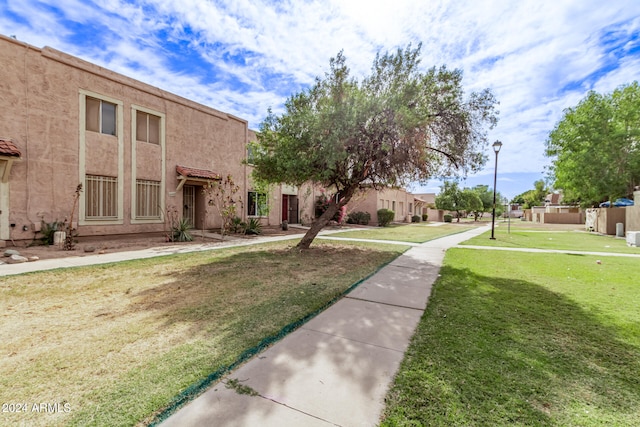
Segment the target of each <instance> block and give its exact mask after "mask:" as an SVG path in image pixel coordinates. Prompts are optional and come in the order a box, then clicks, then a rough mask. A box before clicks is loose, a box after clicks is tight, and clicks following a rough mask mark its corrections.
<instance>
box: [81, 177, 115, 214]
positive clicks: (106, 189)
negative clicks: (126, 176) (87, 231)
mask: <svg viewBox="0 0 640 427" xmlns="http://www.w3.org/2000/svg"><path fill="white" fill-rule="evenodd" d="M85 188H86V190H85V191H86V205H85V215H86V218H87V219H114V218H117V217H118V178H113V177H110V176H98V175H87V177H86V182H85Z"/></svg>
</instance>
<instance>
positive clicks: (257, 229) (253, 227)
mask: <svg viewBox="0 0 640 427" xmlns="http://www.w3.org/2000/svg"><path fill="white" fill-rule="evenodd" d="M260 233H262V224H260V220H259V219H257V218H251V219H250V220H249V223H248V224H247V227H246V228H245V230H244V234H260Z"/></svg>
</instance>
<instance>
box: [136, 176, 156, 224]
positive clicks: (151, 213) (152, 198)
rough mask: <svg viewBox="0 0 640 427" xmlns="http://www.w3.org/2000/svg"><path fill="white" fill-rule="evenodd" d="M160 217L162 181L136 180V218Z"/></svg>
mask: <svg viewBox="0 0 640 427" xmlns="http://www.w3.org/2000/svg"><path fill="white" fill-rule="evenodd" d="M158 218H160V182H159V181H145V180H142V179H138V180H136V219H158Z"/></svg>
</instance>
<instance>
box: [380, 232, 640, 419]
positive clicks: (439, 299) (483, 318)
mask: <svg viewBox="0 0 640 427" xmlns="http://www.w3.org/2000/svg"><path fill="white" fill-rule="evenodd" d="M563 236H564V234H563ZM569 236H571V238H573V235H567V236H566V237H569ZM502 237H504V236H502ZM587 237H589V236H587ZM521 238H522V239H525V238H527V236H526V235H525V236H521ZM582 238H584V236H582ZM589 238H590V237H589ZM567 244H569V243H567ZM596 260H597V257H595V256H586V255H558V254H532V253H526V254H523V253H515V252H513V253H512V252H495V251H482V250H471V249H452V250H450V251H448V252H447V255H446V258H445V266H444V267H443V268H442V270H441V277H440V278H439V279H438V282H437V283H436V285H435V287H434V290H433V293H432V296H431V299H430V301H429V305H428V307H427V310H426V312H425V314H424V316H423V318H422V320H421V322H420V324H419V326H418V329H417V331H416V334H415V336H414V337H413V339H412V342H411V344H410V347H409V350H408V352H407V354H406V357H405V359H404V361H403V363H402V365H401V368H400V371H399V373H398V375H397V377H396V380H395V383H394V385H393V387H392V389H391V390H390V392H389V394H388V396H387V402H388V405H387V408H386V411H385V413H384V420H383V421H382V424H381V425H382V426H514V425H516V426H632V425H640V309H639V307H640V282H639V281H638V276H639V275H640V263H639V262H638V260H637V259H629V258H623V257H607V258H606V260H603V261H602V263H601V264H598V263H597V262H596Z"/></svg>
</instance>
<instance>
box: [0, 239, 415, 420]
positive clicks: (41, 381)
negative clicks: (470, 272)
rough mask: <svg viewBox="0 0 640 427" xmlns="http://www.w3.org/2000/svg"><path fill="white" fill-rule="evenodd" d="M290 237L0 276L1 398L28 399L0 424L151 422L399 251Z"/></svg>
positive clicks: (398, 248) (1, 417) (2, 416)
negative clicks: (41, 406)
mask: <svg viewBox="0 0 640 427" xmlns="http://www.w3.org/2000/svg"><path fill="white" fill-rule="evenodd" d="M294 243H295V242H293V243H292V242H285V243H277V244H268V245H256V246H250V247H243V248H234V249H224V250H216V251H207V252H199V253H191V254H181V255H173V256H167V257H162V258H153V259H145V260H136V261H129V262H124V263H117V264H109V265H99V266H93V267H83V268H69V269H59V270H54V271H48V272H41V273H32V274H23V275H18V276H10V277H5V278H0V313H2V322H1V323H0V337H1V339H0V354H2V357H0V371H1V372H2V375H0V402H3V403H26V404H28V405H29V407H28V408H25V409H27V410H26V411H25V412H21V413H0V425H7V426H9V425H29V426H56V425H97V426H115V425H135V424H136V423H138V422H140V421H144V420H146V421H149V420H150V419H151V418H152V417H153V415H154V414H155V413H156V412H157V411H159V410H162V409H163V408H165V407H167V406H170V405H171V402H172V399H174V398H175V397H176V396H177V395H179V394H180V393H181V392H182V391H183V390H184V389H185V388H187V387H189V386H191V385H193V384H197V383H198V382H200V381H202V380H203V379H204V378H206V377H207V376H208V375H210V374H211V373H213V372H216V371H217V370H220V369H223V368H224V367H225V366H229V365H230V364H232V363H234V362H235V361H236V360H238V357H239V356H240V355H242V354H243V353H244V352H246V351H247V350H249V349H251V348H254V347H255V346H256V345H257V344H258V343H260V342H261V341H262V340H264V339H265V338H269V337H272V336H274V335H277V334H279V333H280V331H281V330H282V328H283V327H285V326H286V325H289V324H291V323H292V322H296V321H298V320H300V319H302V318H304V317H305V316H307V315H309V314H310V313H313V312H315V311H317V310H319V309H321V308H322V307H324V306H325V305H326V304H327V303H329V302H330V301H332V300H333V299H334V298H336V297H337V296H339V295H341V294H342V293H343V292H344V291H345V290H347V289H348V288H349V287H350V286H351V285H352V284H354V283H355V282H357V281H359V280H360V279H362V278H364V277H366V276H367V275H369V274H371V273H373V272H375V271H376V270H377V269H378V268H379V267H380V266H381V265H383V264H385V263H387V262H389V261H391V260H392V259H394V258H395V257H397V256H398V255H399V254H400V253H401V252H402V251H404V250H406V247H403V246H396V245H375V246H374V245H370V244H351V243H347V242H345V243H326V242H324V243H323V242H317V243H314V245H313V247H312V248H311V249H310V250H309V251H304V252H300V251H297V250H295V249H292V247H291V245H293V244H294ZM39 402H43V403H48V404H58V405H59V406H58V407H59V408H61V410H60V411H58V412H49V413H43V412H35V411H33V410H32V406H31V405H32V404H34V403H39ZM65 409H68V411H66V410H65Z"/></svg>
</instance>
